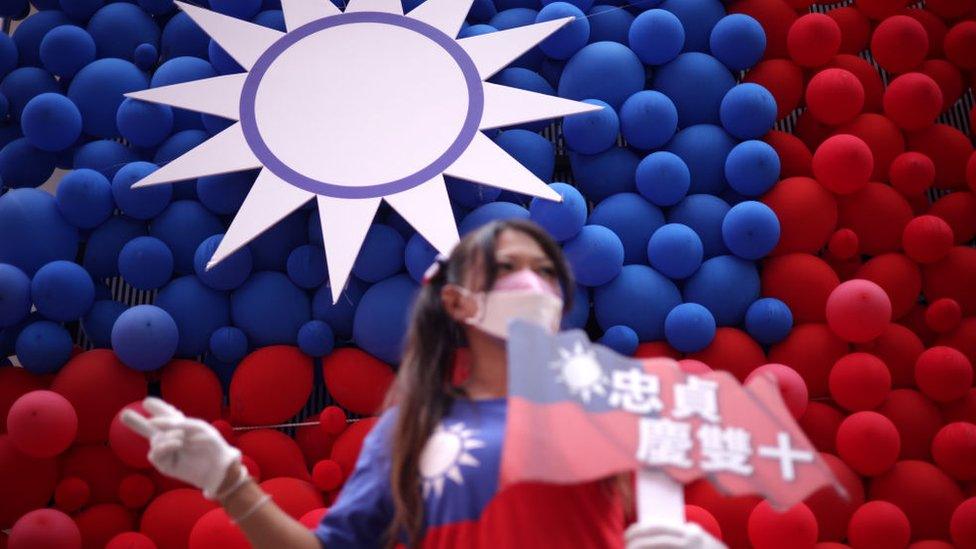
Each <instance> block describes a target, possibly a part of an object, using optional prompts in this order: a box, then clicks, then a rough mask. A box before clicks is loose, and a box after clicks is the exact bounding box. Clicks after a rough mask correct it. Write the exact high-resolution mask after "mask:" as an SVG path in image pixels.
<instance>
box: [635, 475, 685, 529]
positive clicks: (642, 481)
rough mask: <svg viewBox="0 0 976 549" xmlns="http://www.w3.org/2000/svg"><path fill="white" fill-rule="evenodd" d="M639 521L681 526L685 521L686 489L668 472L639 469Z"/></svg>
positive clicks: (646, 523) (641, 522) (648, 523)
mask: <svg viewBox="0 0 976 549" xmlns="http://www.w3.org/2000/svg"><path fill="white" fill-rule="evenodd" d="M637 522H638V523H640V524H642V525H650V524H659V525H666V526H680V525H683V524H684V523H685V491H684V486H682V485H681V483H680V482H676V481H674V480H672V479H671V477H669V476H668V475H667V474H666V473H664V472H661V471H652V470H649V469H644V468H641V469H638V471H637Z"/></svg>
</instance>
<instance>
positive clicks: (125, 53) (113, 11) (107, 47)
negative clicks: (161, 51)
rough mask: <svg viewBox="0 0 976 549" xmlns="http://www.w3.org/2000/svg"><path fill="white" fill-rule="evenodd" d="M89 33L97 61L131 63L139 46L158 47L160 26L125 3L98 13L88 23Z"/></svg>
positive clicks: (141, 11)
mask: <svg viewBox="0 0 976 549" xmlns="http://www.w3.org/2000/svg"><path fill="white" fill-rule="evenodd" d="M88 32H89V34H91V36H92V38H94V39H95V44H96V45H97V46H98V55H99V57H118V58H119V59H125V60H127V61H131V60H132V58H133V54H134V53H135V51H136V48H137V47H138V46H139V45H140V44H151V45H153V46H154V47H157V48H158V47H159V39H160V32H159V26H157V25H156V22H155V21H153V19H152V17H150V16H149V14H148V13H146V12H145V11H143V10H141V9H140V8H139V7H138V6H135V5H133V4H129V3H126V2H116V3H114V4H108V5H107V6H105V7H104V8H102V9H100V10H98V11H97V12H96V13H95V15H92V18H91V20H89V21H88Z"/></svg>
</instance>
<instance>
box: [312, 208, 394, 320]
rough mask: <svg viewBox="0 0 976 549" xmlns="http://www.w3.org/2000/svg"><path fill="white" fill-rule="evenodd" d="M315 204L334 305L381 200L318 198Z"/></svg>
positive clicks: (347, 278)
mask: <svg viewBox="0 0 976 549" xmlns="http://www.w3.org/2000/svg"><path fill="white" fill-rule="evenodd" d="M318 205H319V218H320V221H321V224H322V240H323V241H324V243H325V249H326V250H327V251H326V259H327V261H328V264H329V280H330V281H331V284H332V302H333V303H335V302H337V301H338V300H339V295H341V294H342V289H343V288H344V287H345V286H346V281H347V280H349V273H350V272H352V265H353V263H355V262H356V256H357V255H359V248H361V247H362V245H363V240H364V239H365V238H366V231H368V230H369V226H370V224H371V223H372V222H373V217H374V216H375V215H376V209H377V208H379V206H380V199H379V198H360V199H342V198H332V197H329V196H323V195H319V196H318Z"/></svg>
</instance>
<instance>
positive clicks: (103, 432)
mask: <svg viewBox="0 0 976 549" xmlns="http://www.w3.org/2000/svg"><path fill="white" fill-rule="evenodd" d="M51 390H52V391H54V392H56V393H59V394H60V395H61V396H63V397H65V398H66V399H68V401H69V402H71V405H72V406H74V409H75V412H76V413H77V414H78V438H77V441H76V442H78V443H79V444H89V443H93V442H105V441H106V440H107V439H108V428H109V425H110V424H111V423H112V419H113V418H114V417H115V414H117V413H118V411H119V410H120V409H121V408H122V407H123V406H125V405H126V404H128V403H130V402H133V401H137V400H140V401H141V400H142V399H144V398H145V397H146V394H147V391H146V379H145V376H144V375H143V374H142V373H140V372H137V371H135V370H133V369H131V368H128V367H126V366H125V365H124V364H122V362H121V361H119V359H118V358H117V357H116V356H115V353H113V352H112V351H109V350H107V349H94V350H91V351H87V352H84V353H81V354H79V355H77V356H75V357H73V358H72V359H71V360H69V361H68V363H67V364H65V365H64V367H63V368H61V370H60V371H59V372H58V374H57V376H55V378H54V382H53V383H51Z"/></svg>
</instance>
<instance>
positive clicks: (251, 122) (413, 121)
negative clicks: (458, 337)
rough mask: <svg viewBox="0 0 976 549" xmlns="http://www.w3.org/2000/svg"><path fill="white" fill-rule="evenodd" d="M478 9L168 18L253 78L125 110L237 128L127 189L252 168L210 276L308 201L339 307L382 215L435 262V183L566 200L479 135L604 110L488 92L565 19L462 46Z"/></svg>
mask: <svg viewBox="0 0 976 549" xmlns="http://www.w3.org/2000/svg"><path fill="white" fill-rule="evenodd" d="M472 2H473V0H427V1H426V2H424V3H423V4H421V5H420V6H418V7H417V8H415V9H414V10H413V11H411V12H410V13H409V14H407V15H404V14H403V11H402V6H401V4H400V0H350V2H349V5H348V7H347V8H346V10H345V12H340V11H339V9H338V8H336V7H335V6H334V5H333V4H332V2H330V1H329V0H282V2H281V4H282V9H283V11H284V16H285V24H286V27H287V29H288V32H287V33H282V32H279V31H277V30H273V29H269V28H266V27H262V26H259V25H256V24H253V23H250V22H247V21H243V20H239V19H235V18H233V17H228V16H225V15H221V14H219V13H215V12H212V11H209V10H206V9H203V8H199V7H196V6H193V5H190V4H186V3H182V2H177V4H178V5H179V7H180V8H181V9H182V10H183V11H185V12H186V13H187V14H188V15H189V16H190V18H191V19H193V21H194V22H195V23H196V24H197V25H199V26H200V27H201V28H202V29H203V30H204V31H205V32H206V33H207V34H208V35H210V36H211V37H212V38H213V39H214V41H216V42H217V43H218V44H219V45H220V46H221V47H222V48H223V49H224V50H226V51H227V52H228V53H229V54H230V55H231V57H233V58H234V59H235V60H236V61H237V62H238V63H240V65H241V66H242V67H244V69H245V70H246V71H247V72H244V73H240V74H230V75H225V76H218V77H215V78H208V79H204V80H198V81H193V82H186V83H183V84H176V85H172V86H165V87H161V88H154V89H149V90H144V91H140V92H135V93H130V94H127V96H128V97H132V98H136V99H141V100H144V101H150V102H155V103H162V104H165V105H170V106H173V107H178V108H182V109H189V110H192V111H196V112H201V113H207V114H212V115H216V116H221V117H224V118H228V119H231V120H235V121H236V123H235V124H233V125H232V126H230V127H229V128H227V129H226V130H224V131H222V132H221V133H219V134H217V135H215V136H214V137H213V138H211V139H210V140H208V141H206V142H204V143H202V144H201V145H199V146H198V147H196V148H194V149H192V150H191V151H189V152H187V153H186V154H184V155H183V156H181V157H179V158H177V159H176V160H174V161H173V162H170V163H169V164H167V165H165V166H162V167H161V168H160V169H158V170H157V171H155V172H153V173H152V174H150V175H149V176H147V177H146V178H144V179H142V180H140V181H138V182H137V183H136V184H135V185H134V187H146V186H150V185H159V184H163V183H170V182H174V181H180V180H185V179H193V178H197V177H202V176H206V175H213V174H220V173H228V172H235V171H242V170H250V169H254V168H260V169H261V171H260V174H259V175H258V178H257V180H256V181H255V183H254V186H253V187H252V189H251V191H250V193H249V194H248V196H247V198H246V200H245V201H244V204H243V205H242V206H241V208H240V211H239V212H238V214H237V216H236V217H235V219H234V221H233V223H232V224H231V226H230V228H229V229H228V231H227V234H226V235H225V236H224V238H223V240H222V242H221V244H220V246H219V247H218V249H217V250H216V252H214V255H213V257H212V258H211V260H210V262H209V264H208V268H209V267H211V266H213V265H215V264H217V263H218V262H220V261H222V260H223V259H225V258H227V257H228V256H230V255H231V254H233V253H234V252H235V251H237V250H238V249H240V248H241V247H242V246H244V245H245V244H247V243H248V242H250V241H251V240H253V239H254V238H255V237H257V236H258V235H259V234H261V233H262V232H264V231H266V230H267V229H269V228H270V227H272V226H273V225H274V224H275V223H277V222H278V221H280V220H281V219H283V218H284V217H286V216H287V215H288V214H290V213H292V212H294V211H295V210H297V209H298V208H300V207H302V206H303V205H305V204H306V203H308V202H309V201H310V200H312V199H313V198H314V199H315V200H316V201H317V204H318V210H319V215H320V217H321V225H322V235H323V240H324V244H325V251H326V257H327V258H328V268H329V277H330V280H331V281H332V283H331V287H332V294H333V298H334V299H338V296H339V294H340V293H341V291H342V289H343V287H344V286H345V283H346V281H347V279H348V276H349V273H350V271H351V270H352V266H353V263H354V261H355V259H356V255H357V254H358V253H359V248H360V247H361V245H362V242H363V239H364V238H365V235H366V232H367V230H368V229H369V226H370V224H371V223H372V220H373V217H374V215H375V214H376V211H377V208H379V206H380V203H381V201H384V200H385V201H386V202H388V203H389V204H390V205H391V206H392V207H393V208H394V209H395V210H396V211H397V212H398V213H399V214H400V215H401V216H403V218H404V219H406V220H407V221H408V222H409V223H410V224H411V225H413V227H414V228H415V229H417V231H418V232H419V233H420V234H421V235H422V236H423V237H424V238H426V239H427V241H428V242H430V243H431V245H433V246H434V247H435V248H437V249H438V250H439V251H440V252H442V253H446V252H448V251H449V250H450V248H451V247H452V246H453V245H454V244H455V243H456V242H457V240H458V231H457V226H456V225H455V221H454V216H453V215H452V213H451V206H450V202H449V200H448V196H447V190H446V188H445V184H444V175H448V176H451V177H455V178H458V179H463V180H467V181H471V182H474V183H481V184H485V185H490V186H494V187H498V188H502V189H507V190H511V191H515V192H519V193H523V194H527V195H531V196H538V197H542V198H546V199H549V200H560V197H559V194H558V193H556V192H555V191H553V190H552V189H551V188H550V187H549V186H548V185H546V183H545V182H543V181H541V180H539V179H538V178H537V177H536V176H534V175H533V174H532V173H531V172H530V171H529V170H528V169H526V168H525V167H524V166H522V165H521V164H519V163H518V162H517V161H516V160H515V159H514V158H512V157H511V156H509V155H508V154H507V153H506V152H505V151H504V150H503V149H501V148H500V147H498V146H497V145H496V144H495V143H494V142H493V141H492V140H491V139H489V138H488V137H487V136H485V135H484V134H483V133H482V132H481V130H485V129H491V128H501V127H506V126H511V125H514V124H519V123H523V122H528V121H533V120H544V119H548V118H556V117H559V116H565V115H568V114H575V113H580V112H587V111H591V110H594V109H598V108H599V107H596V106H593V105H589V104H586V103H581V102H577V101H571V100H567V99H561V98H559V97H553V96H549V95H544V94H539V93H533V92H528V91H524V90H519V89H516V88H510V87H506V86H500V85H496V84H492V83H489V82H485V79H487V78H489V77H491V76H492V75H493V74H495V73H496V72H498V71H499V70H501V69H503V68H504V67H505V66H506V65H508V64H509V63H511V62H512V61H514V60H515V59H517V58H518V57H519V56H520V55H522V54H523V53H524V52H525V51H527V50H529V49H530V48H532V47H534V46H535V45H536V44H538V43H539V42H541V41H542V40H544V39H545V38H546V37H548V36H549V35H551V34H552V33H553V32H555V31H556V30H558V29H559V28H560V27H562V26H563V25H564V24H566V23H568V22H569V21H571V20H572V18H571V17H569V18H563V19H558V20H554V21H548V22H542V23H537V24H534V25H528V26H525V27H518V28H513V29H508V30H505V31H500V32H494V33H490V34H484V35H480V36H474V37H470V38H464V39H461V40H457V39H455V37H456V36H457V34H458V31H459V29H460V28H461V24H462V22H463V21H464V18H465V16H466V15H467V13H468V10H469V9H470V7H471V3H472Z"/></svg>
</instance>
